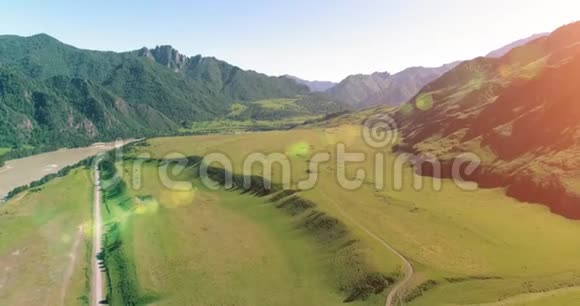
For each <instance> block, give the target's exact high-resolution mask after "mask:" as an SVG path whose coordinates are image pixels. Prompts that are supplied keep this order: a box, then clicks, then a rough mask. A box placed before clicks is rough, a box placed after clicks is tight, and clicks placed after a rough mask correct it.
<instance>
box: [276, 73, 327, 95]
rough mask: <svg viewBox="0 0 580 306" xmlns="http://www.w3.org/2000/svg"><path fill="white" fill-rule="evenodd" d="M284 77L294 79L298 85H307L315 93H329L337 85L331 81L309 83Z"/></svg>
mask: <svg viewBox="0 0 580 306" xmlns="http://www.w3.org/2000/svg"><path fill="white" fill-rule="evenodd" d="M283 77H286V78H289V79H292V80H294V81H296V83H298V84H302V85H306V86H308V88H310V90H311V91H313V92H324V91H327V90H328V89H330V88H332V87H334V86H335V85H336V84H337V83H335V82H330V81H307V80H303V79H301V78H298V77H295V76H291V75H287V74H286V75H283Z"/></svg>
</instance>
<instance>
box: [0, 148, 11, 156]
mask: <svg viewBox="0 0 580 306" xmlns="http://www.w3.org/2000/svg"><path fill="white" fill-rule="evenodd" d="M11 150H12V149H10V148H0V155H4V154H5V153H8V152H10V151H11Z"/></svg>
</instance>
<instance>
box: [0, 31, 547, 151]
mask: <svg viewBox="0 0 580 306" xmlns="http://www.w3.org/2000/svg"><path fill="white" fill-rule="evenodd" d="M535 37H538V36H533V37H531V38H528V39H526V40H522V41H518V42H515V43H513V44H510V45H508V46H506V47H504V48H502V49H500V50H498V51H495V52H493V53H492V55H493V54H500V53H505V52H509V50H511V48H513V47H515V46H519V45H522V44H524V43H525V41H529V40H532V39H533V38H535ZM540 37H541V36H540ZM457 65H458V62H456V63H451V64H447V65H444V66H441V67H437V68H425V67H413V68H408V69H405V70H403V71H401V72H399V73H396V74H392V75H391V74H389V73H387V72H382V73H374V74H371V75H352V76H349V77H347V78H346V79H344V80H343V81H341V82H340V83H338V84H335V83H333V82H324V81H306V80H302V79H299V78H296V77H292V76H281V77H272V76H267V75H265V74H261V73H257V72H254V71H249V70H242V69H240V68H238V67H236V66H234V65H231V64H229V63H226V62H224V61H221V60H219V59H216V58H213V57H203V56H201V55H197V56H193V57H189V56H186V55H183V54H181V53H180V52H179V51H178V50H176V49H174V48H172V47H171V46H158V47H155V48H153V49H149V48H142V49H140V50H135V51H130V52H123V53H115V52H101V51H91V50H82V49H78V48H75V47H73V46H70V45H67V44H64V43H62V42H60V41H58V40H56V39H54V38H52V37H50V36H48V35H45V34H39V35H35V36H31V37H19V36H11V35H5V36H0V147H11V146H15V145H17V144H29V145H32V146H42V145H45V144H53V145H63V146H65V145H78V144H85V143H88V142H92V141H97V140H98V141H101V140H109V139H113V138H117V137H122V138H124V137H140V136H150V135H169V134H174V133H176V132H177V131H178V130H179V129H180V128H183V127H188V126H190V124H191V123H192V122H195V121H207V120H215V119H221V118H226V117H228V116H229V115H230V114H231V113H232V109H233V108H235V109H237V110H238V111H237V112H238V113H239V114H238V113H236V115H235V117H236V118H237V119H240V120H250V119H251V120H260V119H262V118H266V117H267V118H268V119H280V118H283V117H284V116H287V115H288V116H290V115H299V116H302V115H308V114H311V115H324V114H329V113H333V112H337V111H342V110H345V109H363V108H368V107H372V106H376V105H389V106H396V105H399V104H401V103H404V102H406V101H408V100H409V99H411V98H412V97H413V96H414V95H415V94H416V93H417V92H419V91H420V90H421V89H422V88H423V87H424V86H425V85H427V84H429V83H430V82H432V81H434V80H436V79H438V78H440V77H441V76H443V75H444V74H445V73H446V72H448V71H449V70H451V69H453V68H454V67H456V66H457ZM312 92H315V93H312ZM281 98H282V99H283V98H292V99H296V101H297V102H296V104H295V105H294V104H293V105H290V106H289V109H290V111H288V112H287V113H284V112H283V111H282V110H279V111H277V113H276V114H274V113H273V109H268V110H264V109H260V106H259V105H260V104H256V103H253V102H255V101H257V100H262V99H274V100H275V99H281ZM274 103H278V102H274ZM281 103H286V105H287V101H286V102H281ZM270 104H271V103H270ZM240 105H241V106H240ZM262 105H268V104H267V103H266V104H262ZM270 108H271V106H270ZM241 109H245V110H246V111H244V112H241V113H240V112H239V110H241ZM262 115H264V116H266V117H263V116H262Z"/></svg>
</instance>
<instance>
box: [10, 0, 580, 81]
mask: <svg viewBox="0 0 580 306" xmlns="http://www.w3.org/2000/svg"><path fill="white" fill-rule="evenodd" d="M576 20H580V1H578V0H550V1H547V0H546V1H537V0H488V1H470V0H437V1H433V0H400V1H391V0H382V1H379V0H332V1H331V0H293V1H275V0H263V1H260V0H236V1H234V0H230V1H226V0H213V1H177V0H166V1H155V2H154V1H146V0H141V1H123V0H117V1H110V0H105V1H83V0H75V1H36V2H34V1H26V0H18V1H15V0H8V1H7V0H0V33H2V34H18V35H31V34H36V33H40V32H43V33H47V34H50V35H52V36H54V37H56V38H58V39H60V40H61V41H64V42H66V43H68V44H72V45H75V46H77V47H81V48H87V49H97V50H115V51H126V50H133V49H138V48H140V47H143V46H148V47H154V46H156V45H161V44H170V45H173V46H174V47H175V48H177V49H178V50H180V51H181V52H182V53H184V54H187V55H196V54H203V55H211V56H215V57H218V58H220V59H223V60H226V61H228V62H230V63H232V64H235V65H238V66H240V67H242V68H244V69H252V70H256V71H260V72H264V73H267V74H271V75H280V74H292V75H296V76H299V77H302V78H306V79H320V80H333V81H338V80H340V79H342V78H344V77H345V76H347V75H349V74H354V73H369V72H374V71H389V72H397V71H399V70H402V69H403V68H405V67H409V66H419V65H420V66H438V65H441V64H443V63H447V62H451V61H455V60H459V59H469V58H473V57H476V56H478V55H484V54H486V53H487V52H488V51H491V50H492V49H495V48H497V47H500V46H502V45H504V44H506V43H509V42H512V41H514V40H517V39H520V38H524V37H527V36H529V35H531V34H534V33H538V32H548V31H552V30H554V29H555V28H557V27H559V26H560V25H563V24H567V23H570V22H572V21H576Z"/></svg>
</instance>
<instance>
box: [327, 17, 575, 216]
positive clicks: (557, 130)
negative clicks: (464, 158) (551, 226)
mask: <svg viewBox="0 0 580 306" xmlns="http://www.w3.org/2000/svg"><path fill="white" fill-rule="evenodd" d="M579 83H580V22H578V23H574V24H570V25H567V26H564V27H562V28H560V29H558V30H556V31H555V32H553V33H551V34H550V35H549V36H546V37H542V38H539V39H536V40H533V41H532V42H530V43H528V44H526V45H524V46H521V47H518V48H515V49H513V50H511V51H510V52H508V53H507V54H506V55H504V56H503V57H500V58H483V57H480V58H476V59H474V60H471V61H467V62H464V63H462V64H460V65H459V66H457V67H456V68H454V69H453V70H451V71H449V72H448V73H446V74H445V75H443V76H442V77H441V78H439V79H437V80H435V81H433V82H431V83H430V84H428V85H427V86H425V87H424V88H423V89H422V90H421V91H420V92H419V93H418V94H417V95H416V96H415V97H414V98H413V99H411V100H410V101H409V102H408V103H405V104H403V105H401V106H399V107H397V108H395V109H392V108H387V107H379V108H376V109H374V110H370V111H367V112H366V113H358V114H351V115H347V116H345V117H343V118H338V119H335V120H337V121H338V120H341V121H344V120H351V121H352V120H356V121H358V122H369V121H368V120H366V119H368V118H366V117H365V116H366V114H381V113H382V114H388V115H390V116H392V117H393V118H395V120H396V122H397V123H398V126H399V129H400V131H401V134H402V141H401V143H400V144H399V145H398V150H400V151H406V152H412V153H415V154H425V153H429V154H432V155H434V156H436V157H437V158H438V159H440V160H441V161H442V162H443V166H444V167H443V172H442V175H443V176H450V175H451V173H450V172H451V167H450V166H451V164H452V162H453V161H454V160H455V159H456V158H457V157H458V156H460V154H462V153H473V154H475V155H477V156H478V158H479V159H481V165H480V167H479V168H478V169H477V170H476V171H475V172H474V173H472V174H470V177H469V178H470V179H471V180H474V181H476V182H478V183H479V185H480V186H481V187H505V188H506V192H507V193H508V195H511V196H513V197H516V198H518V199H520V200H523V201H529V202H537V203H542V204H546V205H548V206H549V207H550V209H551V210H552V211H554V212H556V213H558V214H561V215H564V216H566V217H570V218H575V219H580V205H579V204H578V203H580V104H579V103H578V101H579V99H578V97H580V87H579V86H578V84H579ZM365 120H366V121H365ZM420 170H422V173H423V174H424V175H435V173H434V169H433V167H431V166H429V165H424V166H422V167H421V169H420Z"/></svg>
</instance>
